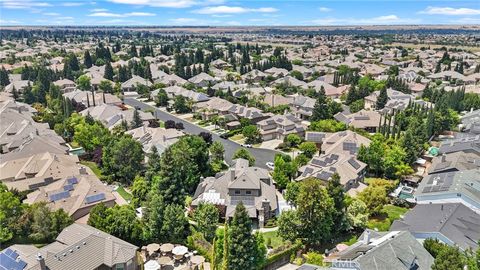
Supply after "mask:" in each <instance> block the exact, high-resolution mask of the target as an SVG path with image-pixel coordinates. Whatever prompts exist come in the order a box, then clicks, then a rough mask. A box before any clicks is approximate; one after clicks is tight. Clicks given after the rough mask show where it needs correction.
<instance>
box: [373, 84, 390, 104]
mask: <svg viewBox="0 0 480 270" xmlns="http://www.w3.org/2000/svg"><path fill="white" fill-rule="evenodd" d="M387 101H388V94H387V88H386V87H383V88H382V90H380V94H379V95H378V97H377V103H376V104H375V107H376V109H377V110H381V109H383V108H385V104H387Z"/></svg>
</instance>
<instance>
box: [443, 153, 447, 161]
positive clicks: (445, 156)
mask: <svg viewBox="0 0 480 270" xmlns="http://www.w3.org/2000/svg"><path fill="white" fill-rule="evenodd" d="M446 161H447V155H445V154H443V155H442V162H446Z"/></svg>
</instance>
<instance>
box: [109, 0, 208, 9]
mask: <svg viewBox="0 0 480 270" xmlns="http://www.w3.org/2000/svg"><path fill="white" fill-rule="evenodd" d="M109 1H110V2H113V3H117V4H128V5H142V6H151V7H168V8H187V7H192V6H195V5H198V4H200V3H199V2H198V1H196V0H178V1H175V0H109Z"/></svg>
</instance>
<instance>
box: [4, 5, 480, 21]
mask: <svg viewBox="0 0 480 270" xmlns="http://www.w3.org/2000/svg"><path fill="white" fill-rule="evenodd" d="M397 24H456V25H463V24H478V25H480V0H437V1H429V0H336V1H322V0H304V1H295V0H263V1H253V0H237V1H230V0H83V1H80V0H76V1H75V0H63V1H62V0H0V25H131V26H135V25H152V26H155V25H159V26H197V25H198V26H200V25H202V26H203V25H211V26H238V25H240V26H242V25H244V26H250V25H271V26H281V25H299V26H301V25H397Z"/></svg>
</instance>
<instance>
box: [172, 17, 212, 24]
mask: <svg viewBox="0 0 480 270" xmlns="http://www.w3.org/2000/svg"><path fill="white" fill-rule="evenodd" d="M169 22H170V23H172V24H174V25H208V24H213V23H215V22H217V21H214V22H209V21H206V20H201V19H196V18H175V19H169Z"/></svg>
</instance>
